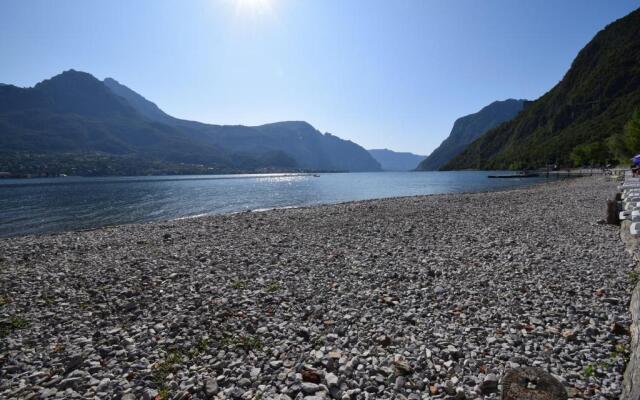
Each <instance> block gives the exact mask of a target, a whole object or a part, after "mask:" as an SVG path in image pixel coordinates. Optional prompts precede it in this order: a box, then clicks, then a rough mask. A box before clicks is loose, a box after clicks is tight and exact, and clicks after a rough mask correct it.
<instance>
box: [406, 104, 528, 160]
mask: <svg viewBox="0 0 640 400" xmlns="http://www.w3.org/2000/svg"><path fill="white" fill-rule="evenodd" d="M525 103H526V101H525V100H515V99H508V100H504V101H494V102H493V103H491V104H489V105H488V106H486V107H484V108H482V109H481V110H480V111H478V112H476V113H474V114H469V115H467V116H464V117H461V118H458V119H457V120H456V121H455V122H454V124H453V128H452V129H451V133H450V134H449V136H448V137H447V138H446V139H445V140H444V141H443V142H442V143H441V144H440V146H438V148H436V149H435V150H434V151H433V152H432V153H431V154H430V155H429V156H428V157H427V158H425V159H424V160H423V161H422V162H421V163H420V165H418V166H417V168H416V169H417V170H418V171H436V170H439V169H440V168H442V166H443V165H445V164H447V163H448V162H449V161H451V160H452V159H453V158H454V157H455V156H457V155H458V154H460V153H461V152H462V151H463V150H464V149H465V148H466V147H467V146H468V145H469V144H470V143H472V142H473V141H474V140H476V139H477V138H479V137H480V136H482V135H483V134H484V133H485V132H487V131H488V130H490V129H492V128H495V127H496V126H498V125H500V124H502V123H503V122H505V121H509V120H511V119H512V118H513V117H515V116H516V115H517V114H518V113H519V112H520V111H521V110H522V108H523V107H524V105H525Z"/></svg>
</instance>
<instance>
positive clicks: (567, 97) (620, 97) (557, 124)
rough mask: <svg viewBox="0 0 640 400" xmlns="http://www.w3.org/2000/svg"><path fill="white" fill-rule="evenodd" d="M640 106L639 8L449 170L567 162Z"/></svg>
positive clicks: (610, 132) (602, 34)
mask: <svg viewBox="0 0 640 400" xmlns="http://www.w3.org/2000/svg"><path fill="white" fill-rule="evenodd" d="M638 106H640V9H638V10H636V11H634V12H632V13H630V14H629V15H627V16H626V17H624V18H621V19H619V20H617V21H615V22H613V23H611V24H610V25H608V26H607V27H606V28H605V29H603V30H602V31H600V32H599V33H598V34H597V35H596V36H595V37H594V38H593V40H591V42H590V43H589V44H587V45H586V46H585V47H584V48H583V49H582V50H581V51H580V52H579V54H578V56H577V57H576V58H575V60H574V61H573V63H572V65H571V68H570V69H569V71H568V72H567V73H566V75H565V76H564V78H563V79H562V80H561V81H560V82H559V83H558V84H557V85H556V86H555V87H554V88H553V89H551V90H550V91H549V92H547V93H546V94H545V95H543V96H542V97H540V98H539V99H538V100H536V101H535V102H533V103H532V104H531V105H530V106H528V107H526V109H525V110H524V111H523V112H521V113H520V114H519V115H518V116H517V117H516V118H514V119H513V120H512V121H510V122H508V123H506V124H504V125H501V126H499V127H497V128H495V129H493V130H491V131H489V132H487V133H486V134H485V135H483V136H482V137H480V138H479V139H478V140H476V141H475V142H473V143H472V144H471V145H469V146H468V147H467V148H466V149H465V150H464V151H463V152H462V153H461V154H460V155H458V156H457V157H456V158H454V159H453V160H452V161H451V162H449V163H448V164H447V165H446V166H445V168H446V169H465V168H480V169H499V168H522V167H536V166H542V165H545V164H547V163H560V164H565V163H568V162H569V155H570V153H571V151H572V149H573V148H574V147H576V146H578V145H580V144H589V143H594V142H603V141H604V140H606V139H607V138H609V137H611V136H612V135H614V134H616V133H618V132H620V131H621V130H622V128H623V126H624V123H625V122H626V121H627V120H628V119H629V117H630V116H631V114H632V112H633V110H634V109H635V108H636V107H638Z"/></svg>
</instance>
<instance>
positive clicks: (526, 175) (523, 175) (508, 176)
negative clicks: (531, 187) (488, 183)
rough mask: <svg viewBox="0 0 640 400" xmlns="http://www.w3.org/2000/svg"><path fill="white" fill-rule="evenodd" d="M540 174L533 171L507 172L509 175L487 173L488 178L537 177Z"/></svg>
mask: <svg viewBox="0 0 640 400" xmlns="http://www.w3.org/2000/svg"><path fill="white" fill-rule="evenodd" d="M539 176H540V174H538V173H535V172H530V173H527V172H523V173H519V174H509V175H488V176H487V177H488V178H500V179H509V178H536V177H539Z"/></svg>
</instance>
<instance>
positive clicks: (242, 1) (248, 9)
mask: <svg viewBox="0 0 640 400" xmlns="http://www.w3.org/2000/svg"><path fill="white" fill-rule="evenodd" d="M234 1H235V3H236V11H237V12H239V13H252V14H262V13H266V12H270V11H271V6H272V3H273V0H234Z"/></svg>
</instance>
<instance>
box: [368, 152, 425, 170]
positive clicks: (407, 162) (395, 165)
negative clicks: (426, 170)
mask: <svg viewBox="0 0 640 400" xmlns="http://www.w3.org/2000/svg"><path fill="white" fill-rule="evenodd" d="M368 151H369V154H371V156H373V158H375V159H376V161H377V162H378V163H380V166H381V167H382V169H383V170H384V171H412V170H414V169H416V167H417V166H418V164H420V161H422V160H424V159H425V157H426V156H420V155H418V154H413V153H407V152H397V151H392V150H389V149H371V150H368Z"/></svg>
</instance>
